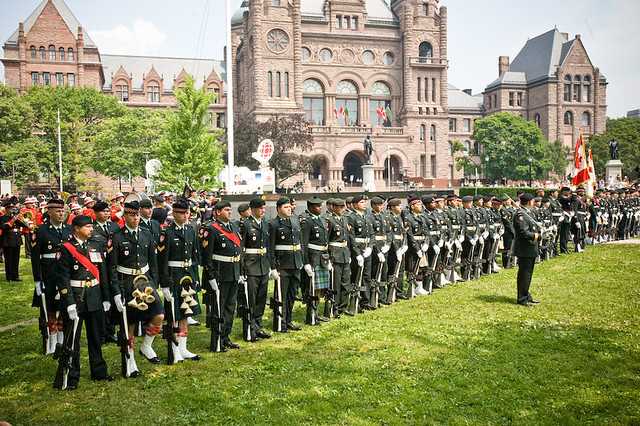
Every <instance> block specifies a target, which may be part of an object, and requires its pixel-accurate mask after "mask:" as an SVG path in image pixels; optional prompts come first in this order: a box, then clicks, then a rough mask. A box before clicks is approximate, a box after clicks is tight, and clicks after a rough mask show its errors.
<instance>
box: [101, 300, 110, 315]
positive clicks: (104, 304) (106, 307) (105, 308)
mask: <svg viewBox="0 0 640 426" xmlns="http://www.w3.org/2000/svg"><path fill="white" fill-rule="evenodd" d="M109 309H111V302H109V301H108V300H105V301H104V302H102V310H103V311H105V312H109Z"/></svg>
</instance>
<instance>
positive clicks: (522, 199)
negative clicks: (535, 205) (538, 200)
mask: <svg viewBox="0 0 640 426" xmlns="http://www.w3.org/2000/svg"><path fill="white" fill-rule="evenodd" d="M533 198H534V197H533V194H529V193H528V192H525V193H523V194H522V195H520V202H521V203H528V202H529V201H531V200H533Z"/></svg>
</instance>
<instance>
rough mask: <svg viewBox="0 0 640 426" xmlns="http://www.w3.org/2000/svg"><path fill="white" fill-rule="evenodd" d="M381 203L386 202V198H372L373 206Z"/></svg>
mask: <svg viewBox="0 0 640 426" xmlns="http://www.w3.org/2000/svg"><path fill="white" fill-rule="evenodd" d="M380 204H384V200H383V199H382V198H380V197H372V198H371V205H372V206H379V205H380Z"/></svg>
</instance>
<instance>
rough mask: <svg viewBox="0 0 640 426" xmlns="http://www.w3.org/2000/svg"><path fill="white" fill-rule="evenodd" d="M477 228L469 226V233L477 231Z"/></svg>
mask: <svg viewBox="0 0 640 426" xmlns="http://www.w3.org/2000/svg"><path fill="white" fill-rule="evenodd" d="M475 230H476V227H475V226H467V231H475Z"/></svg>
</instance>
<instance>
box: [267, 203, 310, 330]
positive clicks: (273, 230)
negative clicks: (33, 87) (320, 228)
mask: <svg viewBox="0 0 640 426" xmlns="http://www.w3.org/2000/svg"><path fill="white" fill-rule="evenodd" d="M276 210H277V213H278V216H277V217H276V218H275V219H273V220H272V221H271V222H269V246H268V254H269V263H270V264H271V273H270V274H271V277H273V278H274V279H276V280H279V281H280V290H281V294H280V300H281V303H282V305H283V306H282V310H283V317H284V318H282V319H283V322H284V326H283V327H282V329H281V330H275V331H281V332H284V333H286V332H287V331H289V330H293V331H298V330H300V329H301V327H300V326H298V325H296V324H294V323H293V316H292V314H293V304H294V302H295V299H296V293H297V292H298V287H299V286H300V270H301V269H302V266H303V263H302V253H301V246H300V226H299V224H298V221H297V220H295V219H294V218H293V217H292V210H291V200H290V199H289V198H288V197H281V198H280V199H278V201H277V202H276Z"/></svg>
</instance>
